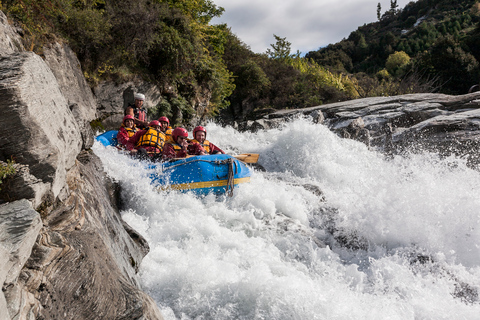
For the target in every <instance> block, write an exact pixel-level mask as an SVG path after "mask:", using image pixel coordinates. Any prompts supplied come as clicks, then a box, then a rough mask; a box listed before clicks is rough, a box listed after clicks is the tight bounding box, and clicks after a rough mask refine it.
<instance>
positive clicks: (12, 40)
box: [0, 11, 25, 56]
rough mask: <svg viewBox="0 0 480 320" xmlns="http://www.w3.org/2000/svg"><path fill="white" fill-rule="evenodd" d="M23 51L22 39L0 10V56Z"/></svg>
mask: <svg viewBox="0 0 480 320" xmlns="http://www.w3.org/2000/svg"><path fill="white" fill-rule="evenodd" d="M21 51H25V48H24V47H23V45H22V39H21V38H20V36H19V35H18V33H16V32H15V31H14V29H13V28H12V27H11V26H10V24H9V23H8V21H7V17H6V16H5V14H4V13H3V12H2V11H0V56H4V55H8V54H12V53H15V52H21Z"/></svg>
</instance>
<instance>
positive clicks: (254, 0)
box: [211, 0, 411, 54]
mask: <svg viewBox="0 0 480 320" xmlns="http://www.w3.org/2000/svg"><path fill="white" fill-rule="evenodd" d="M410 1H411V0H397V4H398V7H399V8H404V7H405V6H406V5H407V4H408V3H409V2H410ZM213 2H214V3H215V4H216V5H217V6H219V7H223V8H224V9H225V11H224V13H223V14H222V16H221V17H220V18H215V19H213V20H212V21H211V24H220V23H226V24H227V25H228V26H229V27H230V28H231V30H232V32H233V33H234V34H235V35H237V37H238V38H240V40H242V41H243V42H244V43H245V44H247V45H249V46H250V49H251V50H252V51H253V52H256V53H263V52H265V51H266V50H267V48H271V47H270V44H273V43H275V38H274V37H273V35H274V34H275V35H277V36H279V37H282V38H286V40H287V41H288V42H290V43H291V49H292V50H291V53H292V54H293V53H295V52H297V50H299V51H300V52H302V53H303V54H306V53H307V52H309V51H314V50H318V49H319V48H321V47H325V46H327V45H328V44H330V43H337V42H339V41H341V40H342V39H343V38H348V36H349V35H350V33H351V32H352V31H355V30H356V29H357V28H358V27H359V26H362V25H364V24H366V23H367V24H368V23H370V22H375V21H377V4H378V3H380V4H381V7H382V10H381V12H382V14H383V13H384V12H385V11H387V10H388V9H390V0H302V1H298V0H213Z"/></svg>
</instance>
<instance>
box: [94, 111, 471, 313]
mask: <svg viewBox="0 0 480 320" xmlns="http://www.w3.org/2000/svg"><path fill="white" fill-rule="evenodd" d="M207 130H208V138H209V140H211V141H212V142H214V143H215V144H216V145H218V146H220V147H222V148H223V149H224V150H225V151H226V152H227V153H230V154H236V153H238V152H258V153H260V160H259V162H260V164H261V165H262V166H263V167H264V168H265V169H266V172H261V171H255V172H253V174H252V178H251V183H249V184H244V185H242V186H241V187H239V188H236V189H235V194H234V196H233V197H232V198H222V197H221V198H216V197H215V196H213V195H209V196H207V197H204V198H197V197H195V196H194V195H192V194H189V193H178V192H170V193H158V192H155V191H153V188H152V187H151V186H150V185H149V183H148V172H147V171H146V170H145V169H144V166H142V165H141V164H140V163H139V162H137V161H135V160H132V159H130V158H128V157H127V156H125V155H119V154H117V153H116V151H115V150H113V148H104V147H102V146H101V145H100V144H97V143H96V144H95V146H94V151H95V153H96V154H97V155H99V156H100V158H101V159H102V162H103V164H104V167H105V170H106V171H107V174H108V175H109V176H110V177H112V178H113V179H115V180H116V181H119V182H120V183H121V185H122V198H123V201H124V202H125V206H126V208H128V209H126V210H125V211H122V217H123V219H124V220H125V221H126V222H127V223H129V224H130V225H131V226H132V227H134V228H135V229H136V230H137V231H139V232H140V233H141V234H142V235H143V236H144V237H145V238H146V239H147V241H148V242H149V244H150V248H151V250H150V253H149V254H148V255H147V256H146V257H145V259H144V260H143V262H142V265H141V268H140V281H141V284H142V286H143V289H144V290H145V291H147V292H148V293H149V294H150V295H151V296H152V297H153V298H154V300H155V301H156V302H157V304H158V306H159V307H160V309H161V310H162V313H163V315H164V317H165V319H402V320H403V319H478V317H479V314H480V298H479V294H478V291H479V290H480V249H479V246H480V230H479V227H480V197H478V194H480V173H479V172H478V171H475V170H472V169H469V168H468V167H467V166H466V165H465V162H464V161H462V160H461V159H457V158H447V159H440V158H439V157H437V156H436V155H433V154H421V155H411V156H409V157H395V158H393V159H390V160H386V159H385V158H384V156H383V155H382V154H380V153H377V152H375V151H371V150H368V148H367V147H366V146H365V145H363V144H361V143H358V142H355V141H353V140H347V139H341V138H339V137H337V136H336V135H335V134H333V133H332V132H330V131H329V130H328V129H327V128H325V127H323V126H321V125H316V124H313V123H311V122H309V121H307V120H305V119H298V120H295V121H293V122H291V123H288V124H287V125H285V126H284V127H282V128H280V129H273V130H266V131H259V132H257V133H239V132H237V131H235V130H234V129H233V128H231V127H227V128H223V127H220V126H217V125H215V124H209V125H208V126H207Z"/></svg>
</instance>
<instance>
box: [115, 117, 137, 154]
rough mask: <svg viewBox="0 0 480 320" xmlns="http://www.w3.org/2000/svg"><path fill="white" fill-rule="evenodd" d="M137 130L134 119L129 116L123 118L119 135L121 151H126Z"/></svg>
mask: <svg viewBox="0 0 480 320" xmlns="http://www.w3.org/2000/svg"><path fill="white" fill-rule="evenodd" d="M137 130H138V129H137V127H136V126H135V118H134V117H132V116H131V115H129V114H127V115H126V116H125V117H123V121H122V125H121V126H120V129H118V133H117V141H118V147H119V148H120V149H125V148H126V145H127V143H128V141H129V140H130V138H131V137H133V135H134V134H135V133H136V132H137Z"/></svg>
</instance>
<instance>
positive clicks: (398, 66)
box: [385, 51, 410, 76]
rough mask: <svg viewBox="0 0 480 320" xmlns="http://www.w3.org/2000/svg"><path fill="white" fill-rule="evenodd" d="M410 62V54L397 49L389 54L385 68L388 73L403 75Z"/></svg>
mask: <svg viewBox="0 0 480 320" xmlns="http://www.w3.org/2000/svg"><path fill="white" fill-rule="evenodd" d="M409 63H410V56H409V55H408V54H406V53H405V52H403V51H396V52H395V53H392V54H391V55H389V56H388V58H387V62H386V63H385V68H386V69H387V71H388V73H390V74H392V75H395V76H402V75H403V73H404V70H405V67H406V66H407V65H408V64H409Z"/></svg>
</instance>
